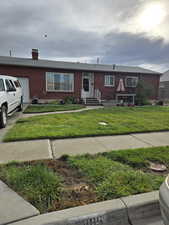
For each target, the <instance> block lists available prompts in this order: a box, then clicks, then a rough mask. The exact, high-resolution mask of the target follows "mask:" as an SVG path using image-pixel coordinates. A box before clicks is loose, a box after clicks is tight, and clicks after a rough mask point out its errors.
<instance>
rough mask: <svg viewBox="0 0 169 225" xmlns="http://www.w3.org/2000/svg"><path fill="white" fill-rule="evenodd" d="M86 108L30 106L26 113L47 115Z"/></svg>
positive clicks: (50, 105)
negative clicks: (47, 113) (48, 113)
mask: <svg viewBox="0 0 169 225" xmlns="http://www.w3.org/2000/svg"><path fill="white" fill-rule="evenodd" d="M82 108H84V106H83V105H77V104H65V105H59V104H46V105H45V104H43V105H29V106H28V107H27V108H26V110H25V111H24V113H45V112H57V111H69V110H77V109H82Z"/></svg>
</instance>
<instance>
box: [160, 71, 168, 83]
mask: <svg viewBox="0 0 169 225" xmlns="http://www.w3.org/2000/svg"><path fill="white" fill-rule="evenodd" d="M165 81H169V70H168V71H166V72H165V73H163V75H162V76H161V78H160V82H165Z"/></svg>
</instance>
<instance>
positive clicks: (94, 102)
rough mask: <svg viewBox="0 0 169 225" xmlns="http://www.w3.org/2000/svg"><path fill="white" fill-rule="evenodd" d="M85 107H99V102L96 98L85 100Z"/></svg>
mask: <svg viewBox="0 0 169 225" xmlns="http://www.w3.org/2000/svg"><path fill="white" fill-rule="evenodd" d="M86 105H88V106H97V105H101V103H100V102H99V100H97V98H86Z"/></svg>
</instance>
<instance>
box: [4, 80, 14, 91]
mask: <svg viewBox="0 0 169 225" xmlns="http://www.w3.org/2000/svg"><path fill="white" fill-rule="evenodd" d="M5 84H6V88H7V91H16V89H15V87H14V84H13V83H12V81H11V80H5Z"/></svg>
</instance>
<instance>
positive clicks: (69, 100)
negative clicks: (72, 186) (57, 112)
mask: <svg viewBox="0 0 169 225" xmlns="http://www.w3.org/2000/svg"><path fill="white" fill-rule="evenodd" d="M64 102H65V104H75V103H76V99H75V97H73V96H67V97H65V99H64Z"/></svg>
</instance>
